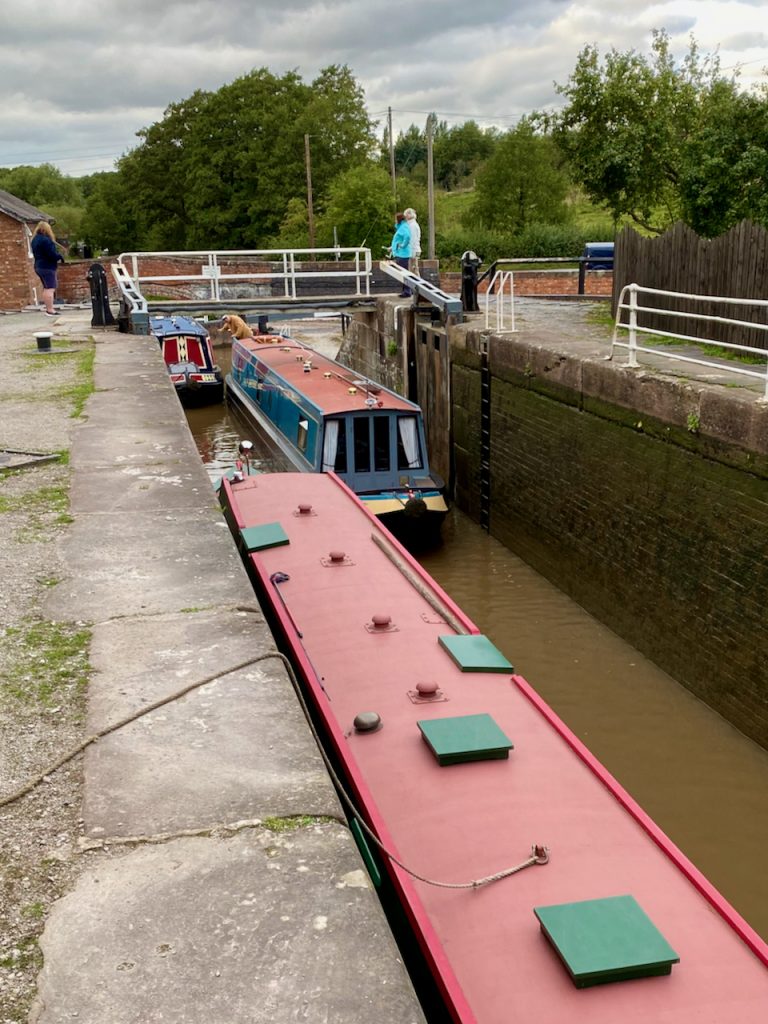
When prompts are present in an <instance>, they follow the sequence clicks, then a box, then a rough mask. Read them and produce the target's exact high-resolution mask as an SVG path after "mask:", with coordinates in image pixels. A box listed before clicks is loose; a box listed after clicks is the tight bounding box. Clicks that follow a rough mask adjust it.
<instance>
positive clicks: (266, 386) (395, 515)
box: [226, 335, 447, 546]
mask: <svg viewBox="0 0 768 1024" xmlns="http://www.w3.org/2000/svg"><path fill="white" fill-rule="evenodd" d="M226 383H227V389H226V395H227V401H232V402H233V403H234V404H236V405H240V406H241V407H242V408H243V410H244V411H245V413H246V415H247V416H248V417H249V418H250V419H251V420H252V421H254V422H255V423H256V424H257V425H258V426H259V427H260V428H261V430H262V431H263V432H264V433H265V434H266V435H267V437H268V438H269V439H270V440H271V442H272V443H273V444H274V445H275V446H276V447H277V448H278V449H279V450H280V451H281V452H282V453H283V455H284V456H286V457H287V459H288V464H289V465H290V466H292V467H294V468H295V469H297V470H301V471H302V472H310V473H322V472H334V473H336V474H338V476H340V477H341V478H342V480H344V482H345V483H346V484H347V485H348V486H349V487H350V488H351V489H352V490H353V491H354V492H355V494H357V495H358V497H359V498H360V499H361V500H362V501H363V502H364V503H365V505H366V507H367V508H368V509H369V510H370V511H371V512H373V513H374V515H376V516H378V517H379V518H380V519H381V521H382V522H383V523H384V524H385V525H386V526H387V527H388V529H390V530H392V531H393V532H394V533H395V534H396V535H397V536H398V537H399V538H400V539H402V540H403V541H404V542H405V543H407V544H409V545H410V546H419V545H423V544H429V543H431V542H433V541H435V540H436V539H438V538H439V535H440V526H441V524H442V521H443V519H444V517H445V514H446V512H447V505H446V501H445V486H444V483H443V481H442V479H441V478H440V477H439V476H437V475H436V474H435V473H433V472H432V471H431V469H430V466H429V459H428V454H427V444H426V436H425V432H424V422H423V417H422V413H421V409H420V408H419V406H418V405H416V404H415V403H413V402H410V401H408V400H407V399H405V398H402V397H401V396H400V395H398V394H396V393H395V392H394V391H390V390H389V389H388V388H385V387H383V386H382V385H380V384H375V383H374V382H373V381H370V380H366V379H365V378H361V377H360V375H359V374H356V373H355V372H354V370H351V369H349V368H348V367H346V366H343V365H342V364H341V363H338V362H336V361H335V360H333V359H329V358H327V357H326V356H324V355H322V354H320V353H319V352H316V351H315V350H314V349H312V348H310V347H309V346H307V345H304V344H303V343H302V342H299V341H295V340H294V339H292V338H284V337H279V336H270V335H257V336H256V337H253V338H245V339H239V340H238V339H235V340H234V341H233V344H232V372H231V374H230V375H229V376H228V377H227V382H226Z"/></svg>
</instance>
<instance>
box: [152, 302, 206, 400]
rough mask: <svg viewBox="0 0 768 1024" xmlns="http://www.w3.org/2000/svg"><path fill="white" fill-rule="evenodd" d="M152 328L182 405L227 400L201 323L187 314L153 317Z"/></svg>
mask: <svg viewBox="0 0 768 1024" xmlns="http://www.w3.org/2000/svg"><path fill="white" fill-rule="evenodd" d="M149 329H150V332H151V333H152V334H153V335H154V336H155V337H156V338H157V340H158V342H159V344H160V350H161V352H162V353H163V360H164V362H165V365H166V366H167V367H168V374H169V376H170V378H171V381H172V383H173V386H174V387H175V388H176V394H177V395H178V396H179V399H180V400H181V404H182V405H184V406H188V407H196V406H202V405H213V404H215V403H216V402H221V401H223V400H224V377H223V374H222V372H221V370H220V369H219V367H218V366H217V365H216V363H215V362H214V358H213V348H212V346H211V339H210V337H209V335H208V331H207V330H206V329H205V327H203V326H202V324H199V323H198V322H197V321H196V320H192V319H191V317H188V316H153V317H150V319H149Z"/></svg>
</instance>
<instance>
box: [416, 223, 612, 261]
mask: <svg viewBox="0 0 768 1024" xmlns="http://www.w3.org/2000/svg"><path fill="white" fill-rule="evenodd" d="M613 236H614V229H613V224H612V222H611V220H610V218H605V220H602V219H601V220H597V221H595V222H593V223H588V224H580V225H578V226H576V225H565V224H530V225H529V226H528V227H527V228H525V229H524V230H522V231H520V232H519V233H517V234H509V233H506V232H499V231H489V230H488V229H486V228H481V227H477V228H472V229H469V228H459V227H455V228H451V229H450V230H448V231H445V232H439V233H437V234H436V236H435V255H436V257H437V258H438V259H439V260H440V261H441V263H443V265H444V268H445V269H451V268H452V267H458V266H459V264H460V262H461V257H462V254H463V253H464V252H466V251H467V250H468V249H471V250H473V251H474V252H476V253H477V255H478V256H479V257H480V259H481V260H482V261H483V263H484V264H486V265H488V264H489V263H493V261H494V260H497V259H525V258H530V259H546V258H554V257H562V258H566V259H567V258H571V259H574V258H575V257H577V256H580V255H581V253H582V250H583V249H584V246H585V244H586V243H587V242H597V241H601V242H608V241H611V240H612V239H613Z"/></svg>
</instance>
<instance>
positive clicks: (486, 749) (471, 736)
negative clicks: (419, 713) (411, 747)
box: [416, 714, 512, 765]
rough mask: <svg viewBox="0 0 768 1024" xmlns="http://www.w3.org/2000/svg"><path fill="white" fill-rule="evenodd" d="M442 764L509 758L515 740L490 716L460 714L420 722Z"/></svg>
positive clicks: (425, 735) (432, 749) (418, 723)
mask: <svg viewBox="0 0 768 1024" xmlns="http://www.w3.org/2000/svg"><path fill="white" fill-rule="evenodd" d="M416 724H417V725H418V727H419V729H421V735H422V738H423V739H424V741H425V743H426V744H427V746H428V747H429V748H430V750H431V751H432V753H433V754H434V755H435V757H436V758H437V762H438V764H440V765H448V764H461V763H462V762H464V761H495V760H502V759H504V758H508V757H509V752H510V750H511V749H512V741H511V740H510V739H509V737H508V736H507V735H506V733H504V732H503V731H502V730H501V729H500V728H499V726H498V725H497V724H496V722H495V721H494V719H493V718H492V717H491V716H490V715H486V714H482V715H457V716H456V717H454V718H433V719H431V720H422V721H420V722H417V723H416Z"/></svg>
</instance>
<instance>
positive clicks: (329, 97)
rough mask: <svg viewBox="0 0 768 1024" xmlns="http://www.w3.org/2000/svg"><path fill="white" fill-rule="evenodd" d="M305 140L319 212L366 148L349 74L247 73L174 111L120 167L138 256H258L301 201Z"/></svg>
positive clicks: (361, 109) (366, 132)
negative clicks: (216, 251)
mask: <svg viewBox="0 0 768 1024" xmlns="http://www.w3.org/2000/svg"><path fill="white" fill-rule="evenodd" d="M305 135H310V137H311V138H310V144H311V158H312V179H313V190H314V195H315V200H316V203H317V205H318V206H321V205H322V202H323V200H324V198H325V196H326V195H327V192H328V188H329V186H330V183H331V181H332V180H333V178H334V177H335V176H336V175H337V174H338V172H339V170H340V169H341V168H344V167H349V166H350V165H354V164H356V163H359V162H360V161H362V160H365V159H366V158H367V156H368V154H369V153H370V152H371V150H372V147H373V145H374V138H373V134H372V124H371V122H370V120H369V118H368V116H367V114H366V112H365V106H364V100H363V94H362V91H361V89H360V88H359V86H358V85H357V83H356V82H355V79H354V77H353V76H352V74H351V72H350V71H349V69H348V68H346V67H339V66H337V65H333V66H331V67H329V68H325V69H324V70H323V71H321V72H320V74H319V75H318V77H317V78H316V79H315V81H314V82H313V83H312V84H311V85H307V84H305V83H304V82H303V81H302V80H301V78H300V77H299V76H298V75H297V74H296V73H295V72H288V73H287V74H285V75H283V76H281V77H278V76H276V75H274V74H272V73H271V72H270V71H268V70H267V69H266V68H260V69H254V70H253V71H251V72H249V73H248V74H246V75H243V76H241V77H240V78H237V79H236V80H235V81H233V82H232V83H230V84H228V85H225V86H223V87H222V88H221V89H219V90H217V91H216V92H213V93H205V92H196V93H194V94H193V96H191V97H190V98H189V99H187V100H184V101H182V102H181V103H177V104H172V105H171V106H170V107H168V109H167V110H166V112H165V115H164V117H163V119H162V121H160V122H158V123H156V124H154V125H152V126H150V127H149V128H147V129H144V130H142V131H141V132H139V136H140V138H141V143H140V145H139V146H138V147H136V149H134V150H133V151H131V152H130V153H128V154H127V155H126V156H125V157H124V158H123V159H122V160H121V161H120V164H119V173H120V175H121V178H122V179H123V180H124V181H125V184H126V192H127V195H128V196H129V202H130V204H131V207H132V209H133V211H134V214H135V220H136V225H137V230H138V235H139V240H140V247H146V248H161V249H187V248H190V249H193V248H206V249H208V248H222V249H240V248H264V247H265V244H266V241H267V240H268V239H269V238H271V237H274V236H275V235H277V234H278V233H279V232H280V230H281V224H282V222H283V220H284V218H285V216H286V213H287V211H288V207H289V203H290V201H291V200H292V199H297V198H303V197H304V196H305V195H306V174H305V160H304V153H305V145H304V136H305Z"/></svg>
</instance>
